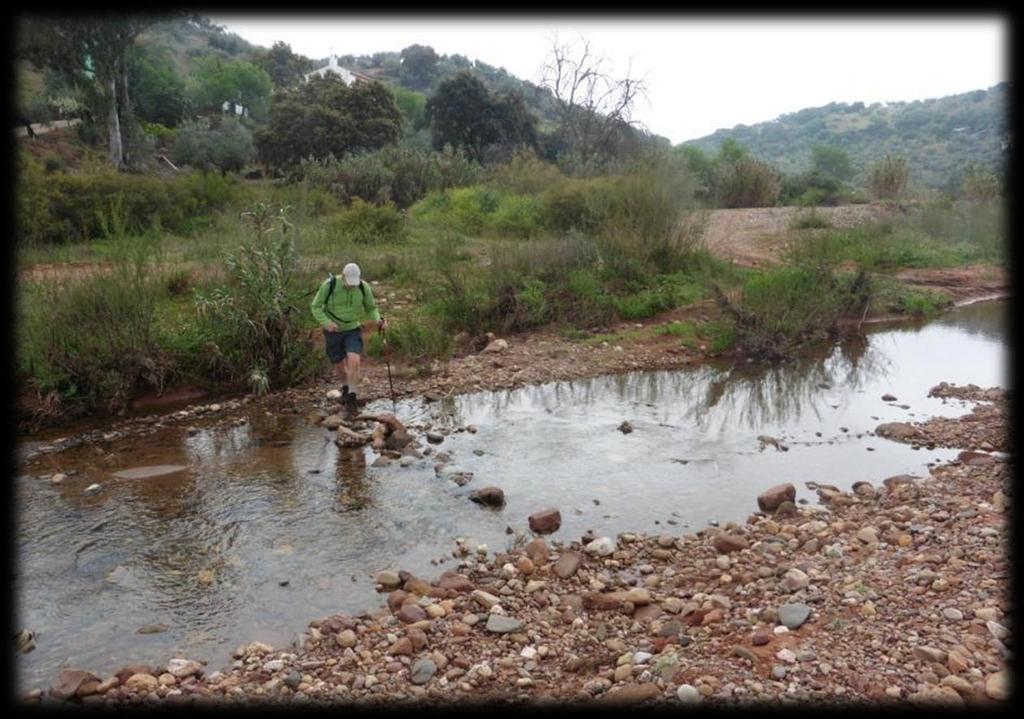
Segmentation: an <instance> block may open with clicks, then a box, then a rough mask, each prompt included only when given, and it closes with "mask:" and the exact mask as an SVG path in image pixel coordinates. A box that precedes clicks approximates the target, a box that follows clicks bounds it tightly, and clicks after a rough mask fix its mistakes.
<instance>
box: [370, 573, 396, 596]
mask: <svg viewBox="0 0 1024 719" xmlns="http://www.w3.org/2000/svg"><path fill="white" fill-rule="evenodd" d="M373 581H374V582H376V583H377V584H379V585H381V588H382V589H383V590H384V591H386V592H391V591H394V590H396V589H398V588H399V587H400V586H402V580H401V579H399V577H398V575H397V574H395V573H394V572H387V571H385V572H377V576H376V577H374V578H373Z"/></svg>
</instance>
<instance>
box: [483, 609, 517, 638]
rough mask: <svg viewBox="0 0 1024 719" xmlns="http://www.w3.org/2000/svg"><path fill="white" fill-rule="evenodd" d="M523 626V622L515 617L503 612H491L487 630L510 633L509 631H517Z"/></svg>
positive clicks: (496, 632)
mask: <svg viewBox="0 0 1024 719" xmlns="http://www.w3.org/2000/svg"><path fill="white" fill-rule="evenodd" d="M522 626H523V623H522V622H521V621H519V620H518V619H515V618H514V617H508V616H505V615H502V614H491V615H490V616H488V617H487V627H486V628H487V631H489V632H494V633H495V634H508V633H509V632H517V631H519V630H520V629H521V628H522Z"/></svg>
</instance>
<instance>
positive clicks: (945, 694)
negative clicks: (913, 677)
mask: <svg viewBox="0 0 1024 719" xmlns="http://www.w3.org/2000/svg"><path fill="white" fill-rule="evenodd" d="M907 701H909V702H910V703H911V704H912V705H913V706H916V707H927V708H944V707H949V708H957V709H963V708H964V706H965V705H964V700H963V697H961V696H960V694H959V693H958V692H957V691H956V689H953V688H952V687H948V686H945V687H934V686H926V687H925V688H924V689H922V690H921V691H918V692H914V693H913V694H911V695H910V696H908V697H907Z"/></svg>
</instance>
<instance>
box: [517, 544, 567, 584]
mask: <svg viewBox="0 0 1024 719" xmlns="http://www.w3.org/2000/svg"><path fill="white" fill-rule="evenodd" d="M523 552H525V553H526V556H527V557H529V558H530V559H532V560H533V562H534V563H535V564H547V563H548V560H549V559H550V553H549V552H548V546H547V545H546V544H544V540H543V539H540V538H539V537H538V538H537V539H533V540H531V541H529V542H527V543H526V546H525V547H523ZM559 576H561V575H559Z"/></svg>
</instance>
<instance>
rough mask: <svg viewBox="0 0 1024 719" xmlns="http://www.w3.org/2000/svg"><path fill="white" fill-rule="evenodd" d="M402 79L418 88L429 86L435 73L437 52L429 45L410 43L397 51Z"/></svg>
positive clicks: (423, 88) (422, 88)
mask: <svg viewBox="0 0 1024 719" xmlns="http://www.w3.org/2000/svg"><path fill="white" fill-rule="evenodd" d="M399 57H401V59H402V80H403V81H404V82H405V83H406V84H407V85H409V86H411V87H413V88H416V89H418V90H425V89H427V88H428V87H430V85H431V83H432V82H433V81H434V78H435V77H436V74H437V62H438V60H439V59H440V58H438V56H437V53H436V52H434V48H432V47H430V46H429V45H410V46H409V47H407V48H405V49H404V50H402V52H401V53H399Z"/></svg>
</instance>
